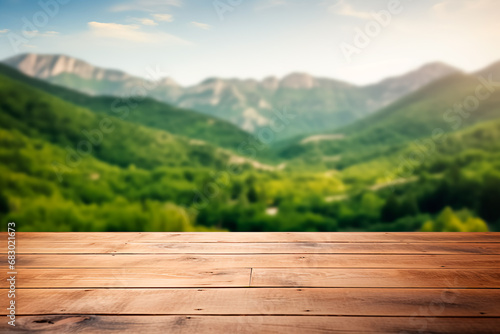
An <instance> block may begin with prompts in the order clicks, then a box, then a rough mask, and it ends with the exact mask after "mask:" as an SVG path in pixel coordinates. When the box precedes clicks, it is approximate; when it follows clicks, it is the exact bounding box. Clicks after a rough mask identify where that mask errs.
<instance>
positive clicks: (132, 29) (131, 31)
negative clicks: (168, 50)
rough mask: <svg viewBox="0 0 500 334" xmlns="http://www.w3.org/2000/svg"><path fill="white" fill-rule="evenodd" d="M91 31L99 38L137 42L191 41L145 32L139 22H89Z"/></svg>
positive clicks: (179, 43)
mask: <svg viewBox="0 0 500 334" xmlns="http://www.w3.org/2000/svg"><path fill="white" fill-rule="evenodd" d="M88 25H89V27H90V33H91V34H92V35H93V36H94V37H97V38H109V39H121V40H127V41H130V42H137V43H156V44H171V45H190V44H191V43H190V42H189V41H186V40H184V39H182V38H179V37H176V36H174V35H171V34H167V33H165V32H144V31H142V30H141V27H140V26H139V25H137V24H119V23H102V22H95V21H94V22H89V23H88Z"/></svg>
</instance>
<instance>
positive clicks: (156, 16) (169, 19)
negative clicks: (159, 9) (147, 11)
mask: <svg viewBox="0 0 500 334" xmlns="http://www.w3.org/2000/svg"><path fill="white" fill-rule="evenodd" d="M151 16H153V17H154V19H155V20H156V21H165V22H172V21H173V20H174V16H173V15H172V14H151Z"/></svg>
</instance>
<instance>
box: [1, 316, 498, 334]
mask: <svg viewBox="0 0 500 334" xmlns="http://www.w3.org/2000/svg"><path fill="white" fill-rule="evenodd" d="M499 322H500V319H498V318H484V319H477V318H458V319H457V318H433V319H425V318H413V317H401V318H390V317H384V318H375V317H312V316H304V317H297V316H291V317H290V316H281V317H277V316H271V317H262V316H246V317H242V316H230V317H227V316H196V315H195V316H142V317H141V316H96V315H75V316H60V315H51V316H22V317H18V320H17V325H16V328H15V330H12V328H9V327H8V325H7V324H6V321H2V322H0V331H1V332H4V333H5V332H8V331H12V332H13V333H33V332H36V333H39V334H53V333H60V334H65V333H80V334H86V333H97V332H98V333H101V334H109V333H117V332H119V333H127V334H130V333H137V334H143V333H148V334H164V333H167V334H179V333H203V334H219V333H242V334H246V333H248V334H255V333H269V334H282V333H288V334H303V333H310V334H320V333H347V332H348V333H398V334H401V333H410V332H411V333H424V332H425V333H441V334H443V333H444V334H446V333H449V334H473V333H474V334H476V333H484V334H487V333H498V326H499Z"/></svg>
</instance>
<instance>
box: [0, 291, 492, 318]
mask: <svg viewBox="0 0 500 334" xmlns="http://www.w3.org/2000/svg"><path fill="white" fill-rule="evenodd" d="M6 293H7V291H6V290H0V294H1V295H6ZM7 303H8V301H7V298H1V299H0V313H1V314H6V308H7ZM16 305H18V307H17V314H18V315H36V314H61V313H62V314H108V315H111V314H120V315H134V314H135V315H182V314H199V315H201V314H204V315H343V316H356V315H362V316H422V317H438V316H439V317H448V316H449V317H499V316H500V308H499V307H498V305H500V290H498V289H491V290H490V289H362V288H361V289H335V288H299V289H296V288H274V289H268V288H262V289H255V288H225V289H218V288H210V289H205V288H202V289H19V290H17V291H16Z"/></svg>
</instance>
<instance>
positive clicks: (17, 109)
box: [0, 57, 500, 231]
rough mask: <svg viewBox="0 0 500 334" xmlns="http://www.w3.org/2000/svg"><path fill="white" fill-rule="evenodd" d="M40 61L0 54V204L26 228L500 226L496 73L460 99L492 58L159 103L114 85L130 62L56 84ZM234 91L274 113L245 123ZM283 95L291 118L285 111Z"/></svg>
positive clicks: (222, 84) (209, 90) (210, 86)
mask: <svg viewBox="0 0 500 334" xmlns="http://www.w3.org/2000/svg"><path fill="white" fill-rule="evenodd" d="M21 58H22V57H21ZM25 59H33V58H30V57H27V58H25ZM42 59H45V60H44V61H39V62H35V63H33V64H35V65H33V64H32V65H33V66H32V67H31V69H29V68H28V67H26V66H27V65H26V60H25V61H24V62H23V61H20V62H19V64H21V65H18V66H19V67H22V68H21V70H22V72H24V73H28V74H30V76H28V75H26V74H23V73H21V72H19V71H18V70H16V69H14V68H12V67H11V66H6V65H0V141H1V142H2V145H1V148H0V156H1V164H0V185H1V187H0V189H1V192H0V215H1V216H2V217H3V218H6V219H9V220H15V221H22V222H25V223H24V224H23V225H22V226H20V227H19V228H20V230H22V231H419V230H426V231H488V230H490V231H499V230H500V215H499V214H498V212H497V210H496V199H497V198H498V197H499V196H500V193H499V191H500V190H499V189H500V173H499V172H498V170H500V155H499V154H500V153H499V152H500V140H499V139H500V91H499V90H497V88H496V87H497V86H495V81H491V80H490V85H489V86H483V87H486V89H487V91H488V92H489V95H488V97H487V98H486V97H485V98H484V99H481V100H479V99H478V104H477V106H474V108H473V109H470V108H469V109H470V110H469V111H467V113H465V112H459V111H453V110H454V109H453V106H454V105H455V104H457V103H463V104H466V101H467V99H469V100H470V98H469V96H475V95H474V94H476V92H477V91H478V88H477V87H479V86H480V85H481V84H483V85H485V84H484V80H483V81H481V79H478V77H481V76H482V77H483V78H485V80H486V81H488V78H490V76H492V77H493V78H499V77H500V76H498V74H499V73H500V65H499V64H498V63H497V64H493V65H492V66H490V67H488V68H486V69H484V70H482V71H480V72H478V73H472V74H465V73H461V72H459V71H458V70H454V69H450V68H448V67H446V66H444V65H442V64H440V65H436V64H431V65H429V66H427V67H424V68H423V70H422V69H421V70H420V71H417V72H418V73H410V74H408V75H406V76H402V77H399V78H392V79H387V80H384V81H382V82H381V83H380V84H378V85H376V86H370V87H362V88H360V87H354V86H352V85H349V84H346V83H341V82H337V81H334V80H331V79H319V78H312V77H310V76H306V75H291V76H290V77H286V78H283V79H282V80H278V79H276V80H272V79H268V80H267V79H266V80H264V81H262V82H257V81H248V80H247V81H245V80H229V81H225V80H219V79H214V80H212V79H210V80H207V81H205V82H204V83H202V84H200V86H199V87H196V88H193V87H191V88H188V89H186V92H187V91H190V92H188V93H186V92H184V93H183V94H187V95H184V97H182V98H181V97H179V100H175V101H176V102H173V101H174V100H171V101H170V103H165V101H164V100H161V101H160V100H159V99H157V97H155V96H150V97H146V96H128V97H120V95H119V94H118V91H116V90H111V88H110V87H111V85H110V84H109V82H108V83H106V80H108V81H113V80H115V79H117V80H115V83H117V82H121V84H124V85H125V83H124V82H125V81H126V80H125V81H124V80H123V79H124V78H127V80H129V79H130V77H129V76H126V75H125V74H117V73H114V72H105V71H104V72H103V71H101V70H96V69H93V68H88V67H85V66H83V65H78V66H76V65H75V66H74V68H73V70H74V72H75V73H77V74H78V75H79V76H80V79H79V80H78V82H79V83H78V84H75V85H77V86H78V87H80V88H81V87H85V85H89V82H90V81H89V80H97V79H98V78H99V80H101V79H102V80H103V82H101V83H100V86H99V85H98V86H93V87H94V88H93V89H95V90H94V91H92V92H90V91H87V93H84V92H83V91H84V89H79V90H75V87H74V86H72V84H68V83H67V82H66V83H65V87H62V86H59V85H57V84H54V82H51V80H52V79H53V78H56V77H57V78H60V75H61V71H62V70H63V69H64V68H66V67H65V66H62V65H57V66H56V65H54V64H53V66H52V67H49V68H50V69H51V70H48V69H47V68H48V67H47V66H48V65H47V64H51V62H50V61H48V60H46V59H47V58H43V57H42ZM58 59H59V58H54V59H53V61H54V62H55V64H59V63H58V61H60V60H58ZM30 61H31V62H33V60H30ZM8 62H9V61H8ZM63 64H65V63H64V62H63ZM74 64H78V62H76V61H75V62H74ZM10 65H12V61H10ZM61 66H62V67H61ZM82 68H83V69H82ZM440 69H443V70H442V71H440ZM56 70H57V71H56ZM428 72H429V73H431V74H432V75H427V76H426V78H425V79H424V78H421V77H420V75H422V73H428ZM58 73H59V74H58ZM110 73H114V75H115V76H113V75H111V74H110ZM72 75H76V74H72ZM51 78H52V79H51ZM106 78H107V79H106ZM42 79H43V80H42ZM112 79H113V80H112ZM118 79H119V80H118ZM58 80H59V79H58ZM81 80H84V82H85V83H82V81H81ZM164 81H168V80H164ZM75 82H76V81H75ZM162 82H163V81H162ZM491 82H493V83H491ZM58 83H59V84H60V83H61V82H58ZM170 84H171V82H170V81H169V83H168V85H170ZM166 85H167V84H166ZM160 86H161V84H160V85H159V86H158V87H160ZM384 86H385V88H384ZM96 87H107V88H106V89H108V90H102V91H101V90H100V88H99V89H97V88H96ZM235 87H237V89H236V88H235ZM122 88H123V87H122ZM488 88H489V90H488ZM120 89H121V88H120ZM183 90H184V88H183ZM215 91H218V92H219V93H217V94H215V95H214V92H215ZM271 91H272V93H271ZM480 91H481V92H482V93H483V96H484V94H485V92H486V91H485V90H484V89H480ZM242 92H243V93H242ZM363 92H364V93H363ZM367 92H368V93H367ZM88 93H90V94H88ZM172 94H173V93H172ZM366 94H368V95H366ZM370 94H372V95H373V96H375V95H376V96H378V97H380V98H379V99H378V100H377V101H376V102H373V99H371V98H370V97H369V95H370ZM113 95H115V96H113ZM163 96H164V99H167V98H166V97H165V96H166V95H163ZM172 96H173V95H172ZM195 96H196V98H194V97H195ZM235 96H239V97H240V98H241V99H242V100H241V99H240V100H238V99H236V100H234V97H235ZM224 99H227V100H226V102H227V103H229V104H228V105H232V104H231V103H233V102H234V103H236V104H234V105H232V106H233V107H230V108H227V109H226V108H225V107H222V105H221V103H222V102H221V101H223V100H224ZM194 101H197V102H194ZM203 101H204V102H203ZM215 101H216V102H217V103H215ZM229 101H232V102H229ZM241 101H246V102H248V103H250V102H249V101H253V102H251V103H253V104H251V105H252V106H253V107H252V108H254V109H255V110H257V109H258V112H257V113H254V112H253V111H252V112H247V113H246V115H247V116H248V115H253V116H256V115H259V116H258V117H257V119H259V117H260V116H263V115H265V119H266V120H267V121H264V120H263V119H261V120H260V121H259V120H258V121H256V122H257V123H251V122H250V123H248V124H253V125H252V126H255V125H258V126H256V127H254V128H252V129H251V130H252V131H247V130H250V129H245V127H244V126H243V125H244V124H245V123H241V122H240V121H241V120H237V119H238V117H240V116H237V117H236V118H233V119H232V118H231V117H234V115H240V112H242V110H243V114H245V112H244V109H245V108H248V105H243V104H241V103H240V102H241ZM318 101H321V103H320V105H318ZM246 102H245V103H246ZM281 103H283V104H284V105H287V106H289V109H287V110H288V111H287V112H289V113H290V115H294V116H295V115H296V118H290V119H288V120H287V121H288V122H283V123H278V122H277V121H278V120H279V117H277V116H276V114H275V113H276V111H275V110H274V108H277V107H276V105H279V104H281ZM370 103H371V107H370V106H369V105H370ZM209 105H210V107H208V106H209ZM236 105H237V106H238V107H235V106H236ZM328 105H331V106H332V107H331V108H330V107H327V106H328ZM375 106H376V108H375ZM358 107H359V108H358ZM471 107H472V106H471ZM211 108H212V109H211ZM342 108H344V109H342ZM450 108H451V109H450ZM268 109H270V110H268ZM263 110H268V111H267V114H266V113H264V111H263ZM449 110H451V111H449ZM357 113H358V114H357ZM231 115H232V116H231ZM273 115H274V116H273ZM321 115H323V116H324V117H323V116H321ZM339 115H344V116H345V115H350V116H348V117H347V116H346V117H345V118H342V117H343V116H342V117H340V116H339ZM253 116H252V117H253ZM458 116H460V118H458ZM338 117H340V118H338ZM341 118H342V120H340V119H341ZM335 119H337V120H339V121H338V122H336V121H334V120H335ZM271 120H272V121H271ZM312 120H315V122H316V124H313V123H312ZM279 125H283V126H279ZM279 129H284V130H283V133H282V131H281V130H279ZM429 142H430V143H432V144H429Z"/></svg>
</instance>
